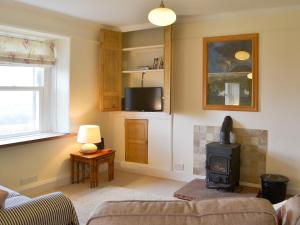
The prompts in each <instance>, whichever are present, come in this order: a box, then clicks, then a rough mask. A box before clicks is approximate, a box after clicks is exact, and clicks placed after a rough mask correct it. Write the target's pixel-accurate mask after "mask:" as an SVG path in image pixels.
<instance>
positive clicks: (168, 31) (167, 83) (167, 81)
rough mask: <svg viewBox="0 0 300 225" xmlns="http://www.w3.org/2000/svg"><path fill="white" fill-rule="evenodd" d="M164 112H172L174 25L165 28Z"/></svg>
mask: <svg viewBox="0 0 300 225" xmlns="http://www.w3.org/2000/svg"><path fill="white" fill-rule="evenodd" d="M164 46H165V48H164V59H165V70H164V71H165V72H164V73H165V74H164V112H166V113H169V114H170V113H171V81H172V27H171V26H167V27H165V30H164Z"/></svg>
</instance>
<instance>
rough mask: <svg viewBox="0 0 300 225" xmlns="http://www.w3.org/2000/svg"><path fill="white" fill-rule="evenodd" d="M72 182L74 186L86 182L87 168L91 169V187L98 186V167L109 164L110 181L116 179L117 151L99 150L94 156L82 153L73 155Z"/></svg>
mask: <svg viewBox="0 0 300 225" xmlns="http://www.w3.org/2000/svg"><path fill="white" fill-rule="evenodd" d="M70 156H71V181H72V184H74V183H79V182H80V181H84V179H85V178H86V171H85V168H86V166H88V167H89V171H90V173H89V177H90V187H91V188H94V187H97V186H98V166H99V165H100V164H101V163H108V180H109V181H111V180H112V179H114V159H115V151H114V150H111V149H102V150H98V151H97V152H95V153H93V154H83V153H81V152H75V153H71V154H70Z"/></svg>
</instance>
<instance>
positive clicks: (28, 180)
mask: <svg viewBox="0 0 300 225" xmlns="http://www.w3.org/2000/svg"><path fill="white" fill-rule="evenodd" d="M37 180H38V178H37V176H32V177H26V178H22V179H20V185H26V184H30V183H33V182H36V181H37Z"/></svg>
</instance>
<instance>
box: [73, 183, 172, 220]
mask: <svg viewBox="0 0 300 225" xmlns="http://www.w3.org/2000/svg"><path fill="white" fill-rule="evenodd" d="M69 197H70V198H71V199H72V201H73V204H74V206H75V209H76V212H77V215H78V218H79V222H80V224H81V225H85V224H86V222H87V220H88V218H89V215H90V214H91V213H92V211H93V210H94V209H95V208H96V207H97V206H98V205H99V204H101V203H103V202H105V201H115V200H119V201H120V200H173V199H175V198H172V197H163V196H159V195H154V194H150V193H146V192H140V191H136V190H133V189H128V188H123V187H117V186H106V187H103V188H99V189H92V191H91V189H90V190H87V191H86V192H81V194H80V195H77V194H76V195H70V196H69Z"/></svg>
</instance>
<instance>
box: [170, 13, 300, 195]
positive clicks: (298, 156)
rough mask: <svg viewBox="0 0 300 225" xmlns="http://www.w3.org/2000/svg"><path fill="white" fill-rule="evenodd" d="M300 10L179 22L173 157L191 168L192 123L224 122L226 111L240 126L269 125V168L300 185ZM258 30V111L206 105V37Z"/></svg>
mask: <svg viewBox="0 0 300 225" xmlns="http://www.w3.org/2000/svg"><path fill="white" fill-rule="evenodd" d="M298 21H300V10H299V8H298V9H297V8H295V9H290V10H285V11H283V10H277V11H272V10H270V11H266V12H263V11H262V12H256V13H255V12H252V13H251V12H248V13H246V14H235V15H224V16H219V17H214V18H210V19H207V20H202V21H201V22H200V21H199V22H190V23H186V24H177V25H175V26H174V36H173V37H174V45H173V47H174V49H173V51H174V52H173V59H174V63H173V66H174V67H173V68H174V70H173V71H174V73H173V75H174V88H173V109H174V130H173V132H174V142H173V157H174V161H173V163H174V164H176V163H183V164H184V165H185V172H186V173H188V174H192V167H193V126H194V125H212V126H220V125H221V123H222V121H223V118H224V116H226V115H230V116H232V118H233V119H234V126H235V127H244V128H253V129H266V130H268V131H269V136H268V138H269V140H268V154H267V172H272V173H280V174H283V175H287V176H288V177H289V178H290V179H291V182H290V185H289V187H290V189H293V190H294V191H296V190H295V189H297V190H298V191H300V174H299V171H300V138H299V125H300V117H299V115H300V103H299V98H300V92H299V88H300V67H299V59H300V43H299V40H300V24H299V22H298ZM243 33H259V46H260V47H259V106H260V107H259V112H225V111H209V110H202V59H203V57H202V38H203V37H209V36H219V35H233V34H243Z"/></svg>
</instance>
